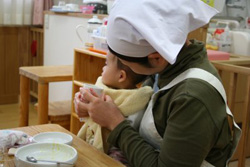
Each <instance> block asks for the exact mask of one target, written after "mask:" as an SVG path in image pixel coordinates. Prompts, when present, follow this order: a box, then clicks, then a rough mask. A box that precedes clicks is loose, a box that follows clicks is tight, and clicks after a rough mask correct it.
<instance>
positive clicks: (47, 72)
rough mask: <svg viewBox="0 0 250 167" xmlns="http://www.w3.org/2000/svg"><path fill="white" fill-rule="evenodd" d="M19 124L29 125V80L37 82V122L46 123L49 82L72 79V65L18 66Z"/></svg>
mask: <svg viewBox="0 0 250 167" xmlns="http://www.w3.org/2000/svg"><path fill="white" fill-rule="evenodd" d="M19 74H20V112H19V126H28V125H29V119H28V118H29V95H30V91H29V90H30V89H29V85H30V84H29V80H30V79H31V80H34V81H36V82H37V83H38V106H37V111H38V124H46V123H48V103H49V102H48V99H49V83H50V82H61V81H72V75H73V66H72V65H68V66H65V65H64V66H32V67H20V68H19Z"/></svg>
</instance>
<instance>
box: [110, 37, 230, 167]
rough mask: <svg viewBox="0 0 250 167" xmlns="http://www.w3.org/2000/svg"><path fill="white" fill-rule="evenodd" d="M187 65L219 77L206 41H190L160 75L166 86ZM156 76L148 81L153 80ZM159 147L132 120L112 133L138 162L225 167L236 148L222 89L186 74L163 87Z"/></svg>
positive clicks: (145, 166)
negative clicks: (155, 146)
mask: <svg viewBox="0 0 250 167" xmlns="http://www.w3.org/2000/svg"><path fill="white" fill-rule="evenodd" d="M189 68H201V69H204V70H206V71H208V72H210V73H212V74H213V75H215V76H216V77H218V74H217V71H216V69H215V68H214V67H213V66H212V65H211V64H210V62H209V60H208V59H207V53H206V50H205V49H204V45H203V44H202V43H200V42H198V41H192V44H191V45H189V46H188V47H186V46H185V47H183V48H182V50H181V52H180V53H179V55H178V58H177V60H176V63H175V64H173V65H168V66H167V67H166V69H165V70H164V71H163V72H162V73H160V74H159V78H158V87H159V88H162V87H164V86H165V85H167V84H168V83H169V82H170V81H171V80H173V79H174V78H175V77H176V76H177V75H179V74H180V73H182V72H184V71H185V70H187V69H189ZM153 83H154V76H152V77H151V78H150V79H148V80H147V81H146V82H145V84H146V85H151V86H152V85H153ZM153 116H154V121H155V126H156V128H157V131H158V133H159V134H160V135H161V136H162V138H163V142H162V144H161V150H160V151H157V150H156V149H155V148H153V147H152V146H151V145H149V144H148V143H147V142H146V141H145V140H144V139H143V138H142V137H140V135H139V133H138V132H137V131H136V130H134V129H133V128H132V127H131V126H130V125H129V122H128V121H123V122H122V123H120V124H119V125H118V126H117V127H116V128H115V129H114V130H113V131H112V132H111V133H110V135H109V138H108V142H109V143H110V144H112V145H115V146H117V147H119V148H121V150H122V151H123V153H124V154H125V156H126V157H127V158H128V160H129V162H130V163H131V165H132V166H134V167H153V166H159V167H160V166H162V167H163V166H164V167H200V165H201V163H202V161H203V160H204V159H205V160H206V161H208V162H209V163H211V164H212V165H214V166H216V167H224V166H225V164H226V160H227V158H228V156H229V154H230V150H231V148H232V144H231V133H230V128H229V124H228V121H227V114H226V109H225V104H224V101H223V99H222V97H221V96H220V94H219V93H218V92H217V91H216V90H215V89H214V88H213V87H212V86H211V85H210V84H208V83H206V82H204V81H201V80H199V79H187V80H185V81H182V82H181V83H179V84H177V85H175V86H174V87H173V88H171V89H170V90H166V91H163V92H162V93H161V95H160V96H159V97H158V99H157V102H156V104H155V105H154V107H153Z"/></svg>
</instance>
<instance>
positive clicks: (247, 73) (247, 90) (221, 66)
mask: <svg viewBox="0 0 250 167" xmlns="http://www.w3.org/2000/svg"><path fill="white" fill-rule="evenodd" d="M212 64H213V65H214V66H215V68H216V69H217V70H218V72H219V74H220V76H221V79H222V83H223V85H224V87H225V90H226V94H227V100H228V106H229V108H230V109H231V111H232V113H233V114H234V116H235V119H236V123H237V124H239V125H241V129H242V135H241V139H240V142H239V145H238V148H237V150H236V152H235V155H234V157H233V159H234V158H237V159H238V167H245V160H246V156H247V144H249V142H248V139H247V138H248V135H249V133H248V132H249V125H250V68H249V67H250V66H249V65H250V62H249V64H246V63H244V64H237V65H236V64H227V63H221V62H212Z"/></svg>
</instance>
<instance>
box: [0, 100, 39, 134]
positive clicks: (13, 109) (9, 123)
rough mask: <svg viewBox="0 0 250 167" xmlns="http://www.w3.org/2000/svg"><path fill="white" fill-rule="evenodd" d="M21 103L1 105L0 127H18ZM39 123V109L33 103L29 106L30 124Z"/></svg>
mask: <svg viewBox="0 0 250 167" xmlns="http://www.w3.org/2000/svg"><path fill="white" fill-rule="evenodd" d="M18 122H19V105H18V104H6V105H0V129H8V128H15V127H18ZM36 124H37V111H36V110H35V108H34V105H33V104H30V106H29V125H36Z"/></svg>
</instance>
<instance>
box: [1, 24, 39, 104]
mask: <svg viewBox="0 0 250 167" xmlns="http://www.w3.org/2000/svg"><path fill="white" fill-rule="evenodd" d="M37 32H39V33H37ZM38 38H39V39H38ZM32 40H38V41H37V49H38V51H37V54H36V56H31V54H30V49H31V48H30V47H31V42H32ZM42 58H43V29H38V28H31V27H30V26H9V27H0V104H7V103H17V102H18V95H19V73H18V72H19V67H21V66H32V65H42V63H43V62H42Z"/></svg>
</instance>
